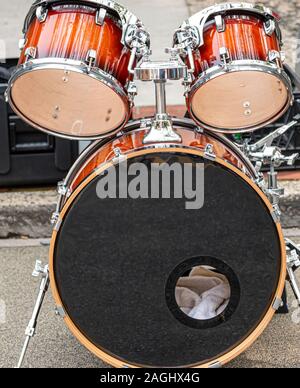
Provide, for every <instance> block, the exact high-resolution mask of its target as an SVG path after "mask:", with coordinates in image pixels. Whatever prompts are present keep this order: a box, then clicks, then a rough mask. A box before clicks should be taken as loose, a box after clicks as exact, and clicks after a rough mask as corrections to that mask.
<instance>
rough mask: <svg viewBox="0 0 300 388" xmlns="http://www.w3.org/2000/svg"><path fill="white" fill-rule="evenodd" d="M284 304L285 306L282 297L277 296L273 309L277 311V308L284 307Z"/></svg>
mask: <svg viewBox="0 0 300 388" xmlns="http://www.w3.org/2000/svg"><path fill="white" fill-rule="evenodd" d="M282 306H283V301H282V299H281V298H276V299H275V301H274V303H273V309H274V310H275V311H277V310H279V309H280V307H282Z"/></svg>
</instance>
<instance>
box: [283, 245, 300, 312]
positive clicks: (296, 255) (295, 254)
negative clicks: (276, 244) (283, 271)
mask: <svg viewBox="0 0 300 388" xmlns="http://www.w3.org/2000/svg"><path fill="white" fill-rule="evenodd" d="M286 246H287V273H288V279H287V280H288V281H289V283H290V285H291V288H292V290H293V292H294V294H295V297H296V299H297V301H298V304H299V306H300V287H299V285H298V281H297V279H296V276H295V272H296V270H297V269H298V268H300V248H299V247H298V245H297V244H295V243H294V242H293V241H291V240H289V239H286Z"/></svg>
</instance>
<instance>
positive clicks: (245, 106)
mask: <svg viewBox="0 0 300 388" xmlns="http://www.w3.org/2000/svg"><path fill="white" fill-rule="evenodd" d="M243 106H244V108H250V106H251V104H250V102H248V101H247V102H244V105H243Z"/></svg>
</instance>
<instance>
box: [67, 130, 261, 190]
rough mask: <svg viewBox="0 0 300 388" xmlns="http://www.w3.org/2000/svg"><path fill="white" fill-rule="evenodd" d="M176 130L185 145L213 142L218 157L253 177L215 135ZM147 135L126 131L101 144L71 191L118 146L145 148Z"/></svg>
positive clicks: (125, 149)
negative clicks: (144, 142) (144, 140)
mask: <svg viewBox="0 0 300 388" xmlns="http://www.w3.org/2000/svg"><path fill="white" fill-rule="evenodd" d="M176 132H177V133H179V134H180V136H181V137H182V145H183V146H184V147H192V148H196V149H199V150H202V151H203V150H205V148H206V146H207V145H208V144H211V145H212V146H213V149H214V152H215V154H216V156H217V157H218V158H220V159H222V160H224V161H225V162H228V163H230V164H231V165H233V166H234V167H236V168H238V169H239V170H241V171H247V175H248V176H249V177H252V176H251V173H250V172H249V171H248V169H247V167H246V166H245V164H244V162H243V161H242V160H241V158H240V157H239V156H238V154H237V153H235V152H234V150H232V149H231V148H229V146H227V145H226V144H225V143H222V141H221V140H218V139H217V138H216V137H214V136H213V135H210V134H209V133H203V134H202V133H197V132H195V131H191V130H187V129H185V128H176ZM145 135H146V130H143V129H141V130H137V131H132V132H129V133H125V134H124V135H123V136H121V137H119V138H114V139H113V140H111V141H109V142H107V143H106V144H104V145H103V146H99V148H98V149H97V150H96V151H95V152H94V154H93V155H92V156H90V158H89V159H88V160H87V161H86V162H85V163H84V164H83V165H82V166H81V168H79V169H78V171H77V173H76V174H75V176H74V178H73V181H72V182H71V183H70V187H69V189H70V191H71V192H73V191H74V190H76V188H77V187H78V186H79V185H80V184H81V183H82V182H83V181H84V180H85V179H86V178H87V177H88V176H89V175H90V174H91V173H92V172H93V171H94V170H95V169H96V168H98V167H99V166H100V165H101V164H103V163H105V162H108V161H110V160H111V159H113V158H114V150H115V149H116V148H118V149H119V150H120V151H121V152H122V153H123V154H125V153H127V152H130V151H134V150H138V149H141V148H144V144H143V139H144V137H145ZM150 146H151V145H150ZM252 178H253V177H252Z"/></svg>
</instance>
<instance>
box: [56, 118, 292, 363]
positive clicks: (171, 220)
mask: <svg viewBox="0 0 300 388" xmlns="http://www.w3.org/2000/svg"><path fill="white" fill-rule="evenodd" d="M174 127H175V129H176V131H177V132H178V133H179V134H180V135H181V136H182V143H181V144H175V143H174V144H163V145H162V144H153V145H147V146H146V145H144V144H143V138H144V136H145V134H146V129H145V128H144V127H143V125H141V123H140V122H135V123H131V124H130V125H129V126H127V129H126V131H125V132H124V133H123V134H120V135H119V136H118V137H115V138H111V139H107V140H105V141H104V142H99V143H95V144H94V145H92V146H91V147H90V148H89V150H87V151H86V152H85V154H84V155H83V156H82V157H81V159H80V160H79V162H77V163H76V165H75V167H74V168H73V169H72V171H71V173H70V174H69V177H68V178H67V181H66V186H67V190H66V191H65V194H66V195H65V196H63V197H62V198H61V201H60V204H59V210H60V212H59V213H60V214H59V217H58V218H57V222H56V225H55V228H54V232H53V237H52V242H51V249H50V277H51V287H52V291H53V295H54V298H55V301H56V304H57V307H58V311H61V312H63V316H64V319H65V323H66V324H67V326H68V327H69V329H70V330H71V332H72V333H73V334H74V335H75V336H76V337H77V338H78V340H79V341H80V342H81V343H82V344H83V345H84V346H85V347H86V348H87V349H89V350H90V351H91V352H93V353H94V354H95V355H96V356H97V357H99V358H100V359H102V360H103V361H105V362H107V363H108V364H110V365H113V366H115V367H130V368H131V367H217V366H222V365H224V364H226V363H228V362H229V361H231V360H233V359H234V358H236V357H237V356H238V355H239V354H241V353H242V352H243V351H245V350H246V349H247V348H248V347H249V346H250V345H251V344H252V343H253V342H254V341H255V340H256V339H257V338H258V337H259V335H260V334H262V332H263V330H264V329H265V328H266V326H267V325H268V324H269V322H270V320H271V319H272V317H273V314H274V313H275V309H276V307H278V301H279V299H280V298H281V296H282V293H283V289H284V283H285V278H286V256H285V255H286V251H285V244H284V239H283V235H282V230H281V226H280V224H279V223H278V222H276V218H275V217H273V207H272V205H271V204H270V202H269V201H268V199H267V198H266V196H265V195H264V194H263V192H262V191H261V190H260V189H259V187H258V186H257V185H256V183H255V182H254V181H255V179H256V178H257V177H256V174H255V171H254V169H253V167H252V166H251V164H250V162H249V161H247V160H246V159H245V158H244V157H243V156H242V155H241V153H240V152H239V150H238V149H236V148H235V147H234V146H233V145H232V144H230V143H229V142H228V141H227V140H226V139H225V138H224V137H222V136H221V135H217V134H210V133H200V132H199V130H197V129H196V127H195V126H194V125H193V124H192V122H190V121H188V120H175V121H174ZM125 163H126V169H128V170H129V169H130V168H131V167H133V166H137V165H138V166H142V167H143V169H142V171H144V173H145V172H146V173H147V172H148V173H149V176H150V172H151V171H152V168H153V164H155V166H156V168H157V166H160V165H161V164H164V165H165V166H166V165H168V166H173V164H174V163H176V166H177V168H178V166H181V167H182V169H184V168H185V166H186V165H187V164H188V165H190V166H193V169H194V170H196V169H197V168H198V167H199V166H202V167H204V185H202V189H203V193H204V204H203V206H202V207H201V206H200V207H199V208H197V209H195V210H192V209H188V208H187V206H186V199H185V198H179V196H178V195H175V193H174V191H175V190H177V194H178V187H177V189H176V186H175V185H174V186H172V185H170V187H171V189H170V198H169V199H164V197H163V196H162V195H159V196H157V197H156V199H154V198H152V199H150V196H149V198H148V199H147V196H145V192H144V195H143V196H142V197H143V198H139V197H138V198H137V199H133V198H131V197H129V198H125V197H124V196H123V197H121V196H120V195H119V196H116V198H113V196H109V198H104V197H101V198H102V199H100V196H99V184H100V185H101V184H102V183H103V182H102V180H103V179H105V177H107V176H108V174H109V173H110V172H111V171H112V169H114V172H115V176H116V177H120V176H121V170H122V169H123V171H124V165H125ZM137 163H138V164H137ZM134 169H135V168H133V170H134ZM125 171H127V170H125ZM127 172H128V171H127ZM131 172H132V169H131ZM196 175H197V174H196ZM127 177H128V182H127V184H128V186H129V191H130V185H132V184H133V180H134V179H136V177H133V176H131V175H130V174H127ZM193 177H194V179H196V178H195V174H193ZM150 181H151V180H150V178H148V181H147V182H150ZM151 182H152V181H151ZM160 182H161V184H162V182H163V181H162V180H161V181H160ZM183 182H184V181H183ZM183 182H182V184H183ZM115 183H116V188H117V189H118V192H119V190H121V187H120V186H121V185H122V186H123V187H122V190H123V193H124V181H121V184H120V183H119V179H116V181H115ZM194 183H195V182H193V184H194ZM161 188H162V187H160V189H161ZM160 191H162V190H160ZM120 192H121V191H120ZM200 269H201V274H202V275H203V273H208V272H210V279H209V280H211V278H212V277H213V278H214V279H215V278H216V279H219V280H218V281H219V282H220V279H222V281H223V280H224V283H223V284H224V285H226V287H227V288H229V289H230V292H229V295H228V296H227V297H225V296H224V302H225V299H226V298H227V299H228V300H226V303H225V304H224V308H223V309H222V311H219V312H218V313H217V314H216V315H215V316H213V317H210V318H209V317H208V318H207V319H204V318H201V319H199V317H197V318H194V317H192V316H191V314H189V313H188V311H187V309H185V308H183V306H182V305H181V304H180V303H179V301H178V291H180V282H181V283H182V281H184V279H185V278H187V277H188V276H189V274H191V273H192V272H193V271H194V272H193V273H195V271H196V272H197V273H198V274H199V273H200ZM194 279H195V278H194ZM225 279H226V281H225ZM216 281H217V280H216Z"/></svg>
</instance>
